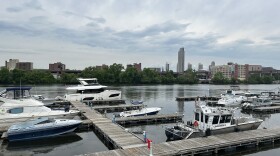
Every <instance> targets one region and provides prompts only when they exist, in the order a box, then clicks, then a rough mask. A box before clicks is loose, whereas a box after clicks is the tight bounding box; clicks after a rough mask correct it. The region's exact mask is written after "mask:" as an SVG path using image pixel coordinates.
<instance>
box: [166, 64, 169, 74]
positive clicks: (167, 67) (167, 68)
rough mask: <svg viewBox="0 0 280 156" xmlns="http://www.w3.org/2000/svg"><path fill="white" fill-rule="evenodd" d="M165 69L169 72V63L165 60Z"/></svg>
mask: <svg viewBox="0 0 280 156" xmlns="http://www.w3.org/2000/svg"><path fill="white" fill-rule="evenodd" d="M165 71H166V72H169V63H167V62H166V64H165Z"/></svg>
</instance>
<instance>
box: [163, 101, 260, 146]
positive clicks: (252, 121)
mask: <svg viewBox="0 0 280 156" xmlns="http://www.w3.org/2000/svg"><path fill="white" fill-rule="evenodd" d="M234 110H235V109H233V108H226V107H209V106H206V105H204V104H201V103H200V102H196V109H195V112H194V119H193V120H192V121H188V122H187V124H183V123H180V124H177V125H175V126H173V127H167V128H166V129H165V134H166V137H167V138H168V139H170V140H179V139H185V138H186V139H188V138H195V137H202V136H209V135H216V134H223V133H230V132H236V131H246V130H253V129H257V128H258V127H259V125H260V124H261V123H262V122H263V120H261V119H257V118H251V117H235V116H234Z"/></svg>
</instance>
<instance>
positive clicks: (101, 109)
mask: <svg viewBox="0 0 280 156" xmlns="http://www.w3.org/2000/svg"><path fill="white" fill-rule="evenodd" d="M143 107H144V105H132V104H122V105H115V106H110V105H102V106H93V107H92V109H95V110H97V111H99V112H105V111H106V112H114V111H126V110H135V109H140V108H143Z"/></svg>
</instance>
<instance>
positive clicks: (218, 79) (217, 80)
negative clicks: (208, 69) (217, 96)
mask: <svg viewBox="0 0 280 156" xmlns="http://www.w3.org/2000/svg"><path fill="white" fill-rule="evenodd" d="M212 82H213V83H214V84H227V83H229V80H228V78H226V77H224V75H223V73H221V72H217V73H216V74H215V75H214V77H213V78H212Z"/></svg>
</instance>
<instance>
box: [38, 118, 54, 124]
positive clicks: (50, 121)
mask: <svg viewBox="0 0 280 156" xmlns="http://www.w3.org/2000/svg"><path fill="white" fill-rule="evenodd" d="M52 122H54V119H48V120H44V121H41V122H38V123H37V124H35V125H41V124H46V123H52Z"/></svg>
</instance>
